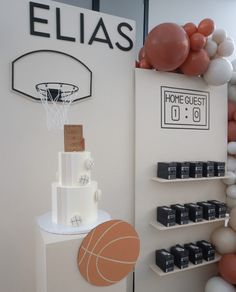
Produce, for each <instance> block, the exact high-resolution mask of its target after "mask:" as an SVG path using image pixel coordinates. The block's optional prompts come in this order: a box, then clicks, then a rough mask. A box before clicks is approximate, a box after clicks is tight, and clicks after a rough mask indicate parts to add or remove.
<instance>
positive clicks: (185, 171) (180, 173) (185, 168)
mask: <svg viewBox="0 0 236 292" xmlns="http://www.w3.org/2000/svg"><path fill="white" fill-rule="evenodd" d="M176 177H177V178H182V179H183V178H189V162H177V172H176Z"/></svg>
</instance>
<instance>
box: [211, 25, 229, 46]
mask: <svg viewBox="0 0 236 292" xmlns="http://www.w3.org/2000/svg"><path fill="white" fill-rule="evenodd" d="M226 38H227V32H226V30H224V29H222V28H218V29H216V30H215V31H214V32H213V35H212V40H213V41H215V42H216V43H217V44H220V43H222V42H223V41H224V40H225V39H226Z"/></svg>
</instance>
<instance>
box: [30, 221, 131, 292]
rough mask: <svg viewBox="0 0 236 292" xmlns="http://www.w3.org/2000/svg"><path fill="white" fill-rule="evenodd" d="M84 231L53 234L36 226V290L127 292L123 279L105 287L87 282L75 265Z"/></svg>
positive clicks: (49, 291)
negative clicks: (80, 232) (77, 233)
mask: <svg viewBox="0 0 236 292" xmlns="http://www.w3.org/2000/svg"><path fill="white" fill-rule="evenodd" d="M85 236H86V234H81V235H55V234H52V233H47V232H45V231H43V230H41V229H40V228H39V227H38V226H37V227H36V246H37V249H36V251H37V290H36V291H37V292H80V291H81V292H101V291H104V292H126V291H127V288H126V287H127V281H126V279H124V280H122V281H120V282H118V283H117V284H114V285H111V286H107V287H97V286H93V285H90V284H89V283H88V282H87V281H86V280H85V279H84V278H83V277H82V276H81V275H80V272H79V270H78V268H77V261H76V260H77V254H78V250H79V247H80V244H81V242H82V240H83V238H84V237H85Z"/></svg>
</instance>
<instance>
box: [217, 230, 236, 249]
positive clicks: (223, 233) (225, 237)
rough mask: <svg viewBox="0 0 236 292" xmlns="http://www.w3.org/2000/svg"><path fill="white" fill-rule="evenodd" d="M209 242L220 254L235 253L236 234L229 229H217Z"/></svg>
mask: <svg viewBox="0 0 236 292" xmlns="http://www.w3.org/2000/svg"><path fill="white" fill-rule="evenodd" d="M211 242H212V243H213V244H214V245H215V247H216V251H217V252H218V253H220V254H227V253H233V252H236V233H235V232H234V230H233V229H231V228H230V227H219V228H217V229H215V230H214V231H213V232H212V234H211Z"/></svg>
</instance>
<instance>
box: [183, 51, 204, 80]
mask: <svg viewBox="0 0 236 292" xmlns="http://www.w3.org/2000/svg"><path fill="white" fill-rule="evenodd" d="M209 64H210V59H209V57H208V55H207V52H206V51H205V50H203V49H202V50H200V51H198V52H195V51H190V53H189V55H188V58H187V59H186V61H185V62H184V63H183V64H182V65H181V66H180V70H181V71H182V72H183V73H184V74H185V75H190V76H199V75H202V74H204V73H205V72H206V71H207V69H208V66H209Z"/></svg>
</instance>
